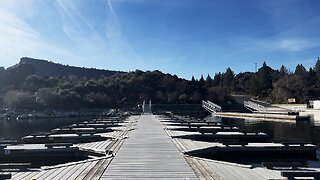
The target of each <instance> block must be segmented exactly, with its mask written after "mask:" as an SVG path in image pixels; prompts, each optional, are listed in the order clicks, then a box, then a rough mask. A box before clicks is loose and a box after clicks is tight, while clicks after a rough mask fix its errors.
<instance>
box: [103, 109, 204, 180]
mask: <svg viewBox="0 0 320 180" xmlns="http://www.w3.org/2000/svg"><path fill="white" fill-rule="evenodd" d="M157 178H158V179H198V177H197V176H196V174H195V172H194V171H193V170H192V169H191V167H190V166H189V164H188V163H187V162H186V160H185V159H184V158H183V155H182V154H181V153H180V152H179V151H178V149H177V148H176V147H175V145H174V143H173V142H172V140H171V138H169V137H168V135H167V134H166V133H165V131H164V129H163V128H162V126H161V125H160V123H159V121H158V120H157V119H156V118H155V117H154V116H153V115H142V116H141V118H140V120H139V121H138V124H137V127H136V129H135V130H134V131H133V132H132V133H131V134H130V138H129V139H127V140H126V141H125V142H124V144H123V145H122V147H121V148H120V150H119V151H118V153H117V155H116V157H115V158H114V159H113V160H112V162H111V164H110V166H109V167H108V168H107V169H106V170H105V172H104V173H103V175H102V177H101V179H157Z"/></svg>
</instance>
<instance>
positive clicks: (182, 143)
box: [0, 114, 320, 180]
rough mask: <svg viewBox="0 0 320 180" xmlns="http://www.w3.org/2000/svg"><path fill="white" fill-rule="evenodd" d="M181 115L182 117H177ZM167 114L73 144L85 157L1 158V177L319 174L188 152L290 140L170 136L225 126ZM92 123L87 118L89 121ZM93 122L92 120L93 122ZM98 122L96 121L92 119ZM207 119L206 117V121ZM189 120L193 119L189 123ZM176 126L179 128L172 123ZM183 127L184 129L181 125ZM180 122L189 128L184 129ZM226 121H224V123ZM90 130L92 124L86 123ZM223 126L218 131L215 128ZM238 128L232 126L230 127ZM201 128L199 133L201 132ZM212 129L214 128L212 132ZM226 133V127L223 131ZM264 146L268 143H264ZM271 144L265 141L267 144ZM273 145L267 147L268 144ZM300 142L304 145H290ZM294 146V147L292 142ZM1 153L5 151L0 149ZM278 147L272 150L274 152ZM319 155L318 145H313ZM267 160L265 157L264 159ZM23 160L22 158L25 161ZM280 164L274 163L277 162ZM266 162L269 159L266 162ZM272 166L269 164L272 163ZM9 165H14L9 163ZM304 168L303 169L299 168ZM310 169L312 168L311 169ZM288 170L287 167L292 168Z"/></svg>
mask: <svg viewBox="0 0 320 180" xmlns="http://www.w3.org/2000/svg"><path fill="white" fill-rule="evenodd" d="M180 120H181V119H180ZM180 120H178V121H177V122H175V120H174V121H171V120H168V118H167V117H164V116H155V115H151V114H144V115H142V116H130V117H128V118H127V119H126V121H125V123H124V124H123V125H121V126H119V127H114V128H113V131H111V132H102V133H96V135H100V136H102V137H108V138H107V140H104V141H97V142H86V143H76V144H73V145H72V146H70V147H72V148H79V150H81V151H85V152H86V153H87V154H89V155H90V159H87V160H82V161H76V162H71V163H63V164H59V165H54V166H41V167H40V168H38V167H36V168H33V167H27V166H25V165H24V164H16V165H15V166H13V165H12V164H11V165H10V164H9V165H8V164H0V167H7V166H9V167H11V169H9V170H8V169H4V168H0V179H1V178H3V177H9V175H10V176H11V178H12V179H26V180H27V179H57V180H58V179H93V180H98V179H102V180H107V179H214V180H221V179H226V180H229V179H237V180H246V179H257V180H260V179H261V180H263V179H287V178H286V177H296V176H297V177H318V176H319V174H320V169H319V164H315V165H314V166H313V167H312V168H310V167H309V168H308V169H306V168H304V169H301V171H296V170H295V169H289V170H290V171H289V170H288V169H286V170H281V169H270V168H267V166H264V165H261V166H259V165H254V166H252V165H251V164H239V163H235V162H227V161H224V160H219V159H209V158H208V157H201V156H196V155H192V153H191V154H190V152H192V151H193V152H196V151H198V150H199V151H201V150H204V149H208V150H209V151H210V152H211V151H212V150H214V149H221V150H224V149H225V150H235V152H240V151H242V150H243V151H244V150H246V151H247V150H250V149H248V148H253V150H255V149H258V148H259V147H258V146H263V147H262V148H265V149H270V148H274V146H281V147H284V148H290V147H291V145H285V144H276V143H265V144H262V143H243V144H242V142H236V143H239V144H234V143H235V142H233V141H232V142H228V141H227V142H226V143H221V142H219V141H216V142H209V141H196V140H190V139H187V138H172V137H175V136H188V135H189V136H190V135H196V136H199V137H200V136H208V135H210V136H211V135H216V134H219V133H225V132H224V131H225V128H226V127H225V126H222V125H221V124H218V123H217V124H214V125H213V124H208V123H206V121H203V120H200V121H199V123H198V122H196V121H195V119H186V120H184V119H183V121H188V123H182V124H181V122H180ZM90 123H91V122H90ZM92 123H94V122H92ZM97 123H100V122H97ZM210 123H211V122H210ZM192 124H195V126H194V127H193V125H192ZM177 128H178V129H177ZM183 128H184V129H183ZM185 128H189V129H191V130H188V131H184V130H185ZM228 128H229V127H227V129H228ZM90 130H91V129H90ZM219 130H220V131H222V132H218V131H219ZM229 130H230V131H231V132H229V133H234V132H233V131H234V130H239V131H240V129H237V128H234V127H232V128H231V129H229ZM202 131H204V133H201V132H202ZM216 131H217V132H216ZM227 133H228V132H227ZM267 146H268V147H267ZM269 146H270V147H269ZM271 146H272V147H271ZM295 146H299V148H309V145H303V146H302V145H295ZM21 148H23V149H47V148H49V147H47V146H45V144H24V145H8V146H3V147H2V149H3V150H8V149H10V151H11V150H12V151H13V150H15V149H21ZM292 148H295V149H296V147H293V146H292ZM2 153H5V152H2ZM276 153H277V152H276ZM317 153H318V154H317V155H318V157H319V156H320V151H317ZM268 163H269V164H270V162H266V163H265V164H267V165H268ZM25 164H26V163H25ZM278 165H279V164H278ZM285 165H287V164H285ZM268 166H269V165H268ZM271 166H273V165H271ZM12 167H18V170H17V169H15V170H14V169H12ZM302 170H303V171H302ZM307 170H308V171H307ZM311 170H312V171H311ZM291 171H292V172H291Z"/></svg>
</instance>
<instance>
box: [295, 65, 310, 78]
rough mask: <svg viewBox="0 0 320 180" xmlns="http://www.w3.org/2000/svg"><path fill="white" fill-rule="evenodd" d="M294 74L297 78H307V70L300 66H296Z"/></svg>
mask: <svg viewBox="0 0 320 180" xmlns="http://www.w3.org/2000/svg"><path fill="white" fill-rule="evenodd" d="M294 74H295V75H297V76H300V77H302V78H306V77H307V70H306V68H305V67H304V66H303V65H302V64H298V65H297V66H296V70H295V71H294Z"/></svg>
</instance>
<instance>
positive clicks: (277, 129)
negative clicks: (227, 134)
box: [212, 118, 320, 146]
mask: <svg viewBox="0 0 320 180" xmlns="http://www.w3.org/2000/svg"><path fill="white" fill-rule="evenodd" d="M212 119H214V118H212ZM215 120H216V121H221V123H222V124H226V125H232V126H237V127H240V128H243V129H249V130H252V131H258V132H264V133H267V134H268V135H269V136H270V137H271V138H272V139H273V140H274V141H286V140H292V141H302V142H311V143H314V144H317V145H318V146H320V121H315V120H311V121H310V122H308V121H307V122H298V123H295V122H294V123H285V122H273V121H260V120H252V119H251V120H248V119H233V118H219V119H215Z"/></svg>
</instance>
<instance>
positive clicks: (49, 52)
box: [0, 0, 73, 67]
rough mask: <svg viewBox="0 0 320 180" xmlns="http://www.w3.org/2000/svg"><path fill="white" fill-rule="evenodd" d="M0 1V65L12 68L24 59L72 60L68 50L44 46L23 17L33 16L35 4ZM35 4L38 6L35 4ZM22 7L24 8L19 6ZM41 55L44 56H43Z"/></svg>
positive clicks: (46, 44) (48, 44)
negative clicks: (60, 57)
mask: <svg viewBox="0 0 320 180" xmlns="http://www.w3.org/2000/svg"><path fill="white" fill-rule="evenodd" d="M28 2H29V3H26V4H25V3H24V2H22V4H21V2H20V1H19V2H18V1H14V0H12V1H1V6H0V47H1V48H0V65H1V66H5V67H8V66H11V65H13V64H15V63H17V62H18V60H19V58H21V57H24V56H31V57H39V58H48V57H50V58H52V59H55V57H58V56H63V57H68V58H71V57H73V55H72V54H71V53H69V52H68V51H66V50H64V49H61V48H59V47H56V46H55V45H53V44H50V43H47V42H46V41H45V40H44V39H43V38H42V37H41V33H39V32H38V31H37V30H36V29H35V28H34V27H32V26H31V25H30V24H29V23H28V22H27V21H26V17H28V18H29V17H31V16H33V15H34V11H35V9H37V8H38V6H37V5H39V3H41V2H38V1H28ZM35 2H37V3H35ZM21 6H23V8H22V7H21ZM42 53H44V54H45V55H44V54H42Z"/></svg>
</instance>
